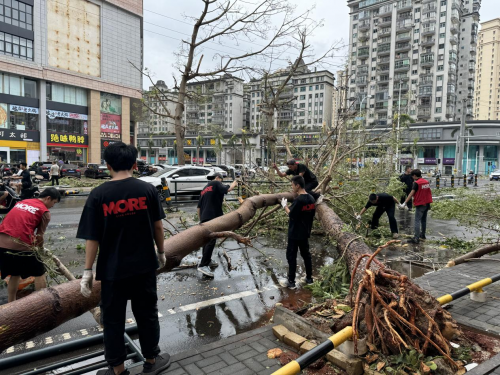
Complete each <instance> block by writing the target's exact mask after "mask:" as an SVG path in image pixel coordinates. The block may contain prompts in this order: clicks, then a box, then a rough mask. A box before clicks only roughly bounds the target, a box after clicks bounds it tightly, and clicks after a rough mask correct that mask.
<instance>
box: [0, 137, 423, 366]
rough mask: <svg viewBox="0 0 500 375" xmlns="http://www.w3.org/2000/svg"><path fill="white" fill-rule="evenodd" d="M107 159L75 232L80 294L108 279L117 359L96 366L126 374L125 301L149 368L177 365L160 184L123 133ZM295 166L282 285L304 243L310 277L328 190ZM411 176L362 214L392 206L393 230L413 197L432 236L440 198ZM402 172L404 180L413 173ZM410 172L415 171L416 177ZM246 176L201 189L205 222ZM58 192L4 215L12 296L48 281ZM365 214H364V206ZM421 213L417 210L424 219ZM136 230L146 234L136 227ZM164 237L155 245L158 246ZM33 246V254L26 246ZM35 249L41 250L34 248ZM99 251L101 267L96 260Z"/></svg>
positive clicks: (2, 263) (109, 341)
mask: <svg viewBox="0 0 500 375" xmlns="http://www.w3.org/2000/svg"><path fill="white" fill-rule="evenodd" d="M104 159H105V160H106V162H107V167H108V169H109V171H110V174H111V176H112V179H111V181H109V182H106V183H104V184H102V185H100V186H99V187H97V188H95V189H93V190H92V191H91V193H90V195H89V197H88V199H87V201H86V204H85V207H84V209H83V213H82V216H81V219H80V223H79V227H78V231H77V235H76V237H77V238H80V239H84V240H86V247H85V248H86V255H85V270H84V273H83V277H82V279H81V282H80V285H81V294H82V295H83V296H84V297H90V296H91V294H92V292H93V281H94V278H95V280H99V281H100V282H101V303H100V307H101V312H102V323H103V326H104V346H105V358H106V360H107V362H108V364H109V368H108V369H106V370H100V371H98V372H97V374H98V375H128V374H129V372H128V370H127V369H126V368H125V365H124V362H125V360H126V357H127V351H126V347H125V342H124V332H125V326H124V321H125V316H126V306H127V301H128V300H130V301H131V304H132V311H133V313H134V316H135V318H136V321H137V325H138V328H139V341H140V344H141V351H142V354H143V356H144V358H145V359H146V360H145V362H144V365H143V372H142V373H143V374H159V373H161V372H163V371H164V370H165V369H166V368H168V367H169V365H170V355H169V354H167V353H161V352H160V348H159V346H158V343H159V338H160V326H159V322H158V306H157V284H156V271H157V269H159V268H162V267H163V266H165V263H166V256H165V252H164V247H163V243H164V229H163V224H162V219H164V218H165V213H164V211H163V208H162V205H161V202H160V200H159V197H158V193H157V191H156V189H155V188H154V186H152V185H150V184H148V183H146V182H143V181H141V180H138V179H135V178H134V177H133V171H134V169H135V168H136V160H137V149H136V148H135V147H134V146H131V145H126V144H125V143H122V142H116V143H113V144H112V145H109V146H108V147H107V148H106V149H105V151H104ZM287 166H288V170H287V171H286V172H284V173H283V172H280V171H279V169H278V168H277V167H276V165H274V168H275V169H276V171H277V172H278V175H279V176H281V177H285V176H292V178H291V188H292V190H293V192H294V193H295V194H296V197H295V198H294V200H293V203H292V204H291V205H288V202H287V199H286V198H282V199H281V201H280V202H279V203H280V204H281V206H282V207H283V209H284V210H285V212H286V214H287V215H288V217H289V225H288V245H287V250H286V258H287V261H288V275H287V280H286V281H285V282H284V283H283V285H284V286H286V287H288V288H290V289H295V288H296V281H295V278H296V271H297V254H298V252H300V254H301V256H302V258H303V260H304V264H305V271H306V272H305V273H306V275H305V277H304V278H303V279H302V280H301V282H303V283H306V284H311V283H312V282H313V275H312V259H311V253H310V250H309V237H310V235H311V229H312V224H313V219H314V215H315V211H316V206H317V205H318V204H320V203H321V201H322V199H323V197H322V196H320V195H319V194H317V193H316V192H314V189H315V188H316V187H317V186H318V181H317V179H316V176H315V175H314V174H313V172H312V171H311V170H310V169H309V168H308V167H307V166H306V165H304V164H298V163H297V162H296V161H295V160H289V161H288V162H287ZM405 174H406V175H409V176H411V179H412V180H413V183H412V184H411V191H408V190H407V196H406V197H405V198H404V201H402V203H399V200H398V199H396V198H395V197H391V196H389V195H387V194H383V193H382V194H372V195H370V198H369V202H368V203H367V205H366V206H365V208H364V209H363V210H362V211H361V213H360V215H362V214H363V213H364V212H365V211H366V209H368V208H369V207H371V206H377V209H376V211H375V214H374V216H373V220H372V228H375V227H377V226H378V220H379V218H380V216H381V215H382V214H383V213H384V212H386V213H387V214H388V216H389V221H390V226H391V230H392V232H393V233H394V234H396V235H397V233H398V229H397V224H396V221H395V219H394V212H395V205H396V204H400V207H411V205H410V204H411V200H412V198H413V200H414V206H415V207H416V211H417V214H416V217H417V218H418V221H419V222H420V224H421V230H420V224H419V227H418V230H417V227H416V228H415V238H414V239H413V242H417V243H418V241H419V240H421V239H425V224H426V217H427V212H428V209H429V206H430V203H431V202H432V195H431V191H430V187H429V183H428V182H427V181H426V180H425V179H423V178H422V176H421V172H420V171H419V170H413V171H407V173H405ZM402 180H404V181H406V180H407V177H403V178H402ZM408 181H409V179H408ZM237 184H238V181H233V182H232V183H231V184H230V185H224V184H223V176H222V175H220V174H215V175H214V177H213V180H212V181H210V182H208V184H207V185H206V186H205V188H204V189H203V191H202V192H201V196H200V200H199V203H198V217H199V220H200V225H203V223H206V222H208V221H210V220H212V219H215V218H217V217H219V216H222V215H223V211H222V204H223V200H224V196H225V195H226V194H228V193H229V192H230V191H232V190H233V189H234V188H235V187H236V186H237ZM59 200H60V194H59V192H58V191H57V190H56V189H54V188H46V189H45V190H44V191H43V192H42V193H41V194H40V197H39V198H36V199H29V200H24V201H22V202H20V203H18V204H17V205H16V206H15V207H14V209H13V210H12V211H11V212H10V213H9V214H8V215H7V216H6V218H5V219H4V221H3V222H2V224H1V225H0V269H1V273H2V278H5V276H7V275H11V280H10V283H9V286H8V292H9V302H11V301H14V300H15V298H16V291H17V285H18V284H19V281H20V279H21V278H25V277H27V276H35V287H36V289H37V290H39V289H41V288H43V287H45V285H46V283H45V269H44V265H43V263H42V262H41V260H40V258H39V257H38V256H36V253H37V252H36V251H33V250H36V249H37V248H40V247H43V235H44V232H45V230H46V228H47V225H48V223H49V221H50V212H49V210H50V208H51V207H53V206H54V205H55V204H56V203H57V202H59ZM360 215H359V216H358V218H360V217H361V216H360ZM416 221H417V220H416ZM137 233H142V234H143V235H141V236H137ZM155 245H156V246H155ZM214 248H215V240H212V241H210V242H209V243H207V244H206V245H205V246H204V247H203V251H202V253H203V254H202V259H201V261H200V263H199V265H198V271H199V272H201V273H202V274H203V275H205V276H208V277H210V278H213V277H214V274H213V272H212V270H211V269H212V268H213V267H216V266H217V263H216V262H214V261H213V260H212V256H213V251H214ZM20 255H31V256H20ZM33 255H35V256H33ZM96 258H97V266H96V271H95V273H94V270H93V265H94V262H95V260H96Z"/></svg>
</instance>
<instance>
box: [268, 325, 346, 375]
mask: <svg viewBox="0 0 500 375" xmlns="http://www.w3.org/2000/svg"><path fill="white" fill-rule="evenodd" d="M351 337H352V327H345V328H344V329H343V330H342V331H339V332H337V333H336V334H334V335H333V336H331V337H329V338H328V340H326V341H325V342H323V343H321V344H319V345H318V346H316V347H315V348H313V349H311V350H309V351H308V352H307V353H305V354H303V355H301V356H300V357H299V358H297V359H296V360H295V361H292V362H290V363H288V364H286V365H285V366H283V367H282V368H280V369H279V370H278V371H275V372H273V374H272V375H294V374H298V373H299V372H300V371H302V370H303V369H305V368H306V367H307V366H309V365H310V364H312V363H314V362H316V361H317V360H318V359H320V358H321V357H323V356H325V355H326V354H327V353H329V352H330V351H332V350H333V349H335V348H337V347H338V346H339V345H340V344H342V343H343V342H344V341H346V340H348V339H350V338H351Z"/></svg>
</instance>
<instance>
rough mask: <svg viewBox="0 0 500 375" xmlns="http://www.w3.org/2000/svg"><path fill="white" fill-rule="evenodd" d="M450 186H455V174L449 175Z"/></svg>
mask: <svg viewBox="0 0 500 375" xmlns="http://www.w3.org/2000/svg"><path fill="white" fill-rule="evenodd" d="M451 187H452V188H454V187H455V175H453V174H452V175H451Z"/></svg>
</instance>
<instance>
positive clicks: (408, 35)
mask: <svg viewBox="0 0 500 375" xmlns="http://www.w3.org/2000/svg"><path fill="white" fill-rule="evenodd" d="M411 37H412V36H411V33H409V32H405V33H403V34H398V35H397V36H396V40H397V41H398V42H409V41H410V40H411Z"/></svg>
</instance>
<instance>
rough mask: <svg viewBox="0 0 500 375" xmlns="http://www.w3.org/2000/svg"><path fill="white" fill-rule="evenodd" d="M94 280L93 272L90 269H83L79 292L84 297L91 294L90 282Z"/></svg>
mask: <svg viewBox="0 0 500 375" xmlns="http://www.w3.org/2000/svg"><path fill="white" fill-rule="evenodd" d="M93 281H94V273H93V272H92V270H85V271H83V276H82V280H81V281H80V293H82V295H83V296H84V297H87V298H88V297H90V295H91V294H92V282H93Z"/></svg>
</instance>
